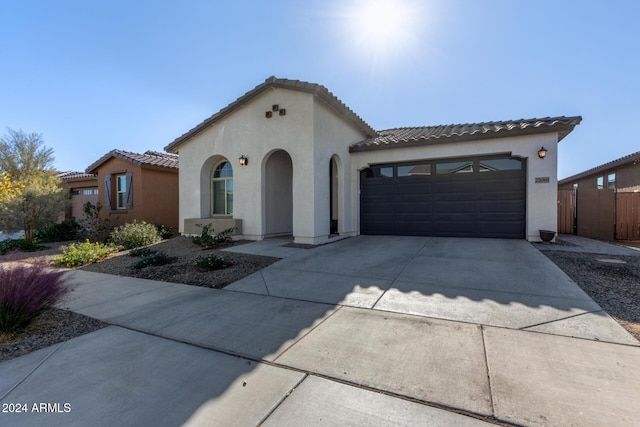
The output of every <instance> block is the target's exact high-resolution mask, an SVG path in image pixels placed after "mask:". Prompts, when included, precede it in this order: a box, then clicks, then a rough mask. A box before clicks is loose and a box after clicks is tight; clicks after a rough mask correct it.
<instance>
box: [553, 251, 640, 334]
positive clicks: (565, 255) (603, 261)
mask: <svg viewBox="0 0 640 427" xmlns="http://www.w3.org/2000/svg"><path fill="white" fill-rule="evenodd" d="M542 253H543V254H545V255H546V256H547V257H548V258H549V259H550V260H551V261H553V262H554V263H555V264H556V265H557V266H558V267H560V268H561V269H562V271H564V272H565V273H567V275H568V276H569V277H571V279H573V281H574V282H576V283H577V284H578V285H579V286H580V287H581V288H582V289H583V290H584V291H585V292H586V293H587V294H588V295H589V296H590V297H591V298H592V299H593V300H594V301H595V302H596V303H598V305H599V306H600V307H602V308H603V309H604V310H605V311H606V312H607V313H608V314H609V315H610V316H611V317H613V318H614V319H615V320H616V321H617V322H618V323H619V324H620V325H622V327H624V328H625V329H626V330H627V331H628V332H629V333H630V334H631V335H633V336H634V337H635V338H636V339H637V340H639V341H640V256H619V255H603V254H590V253H584V252H565V251H558V250H555V251H545V250H542Z"/></svg>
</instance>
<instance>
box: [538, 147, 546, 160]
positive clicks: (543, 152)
mask: <svg viewBox="0 0 640 427" xmlns="http://www.w3.org/2000/svg"><path fill="white" fill-rule="evenodd" d="M538 157H540V158H541V159H544V158H545V157H547V149H546V148H544V147H542V148H540V149H539V150H538Z"/></svg>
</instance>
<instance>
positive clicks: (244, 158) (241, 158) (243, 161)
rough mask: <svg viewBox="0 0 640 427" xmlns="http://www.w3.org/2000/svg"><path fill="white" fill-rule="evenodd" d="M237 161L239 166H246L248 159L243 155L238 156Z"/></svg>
mask: <svg viewBox="0 0 640 427" xmlns="http://www.w3.org/2000/svg"><path fill="white" fill-rule="evenodd" d="M238 160H240V166H247V165H248V164H249V158H248V157H247V156H245V155H244V154H243V155H242V156H240V158H239V159H238Z"/></svg>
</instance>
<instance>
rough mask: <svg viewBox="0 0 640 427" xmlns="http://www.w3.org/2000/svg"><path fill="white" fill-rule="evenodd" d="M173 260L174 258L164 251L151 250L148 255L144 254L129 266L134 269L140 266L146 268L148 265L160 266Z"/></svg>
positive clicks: (138, 268)
mask: <svg viewBox="0 0 640 427" xmlns="http://www.w3.org/2000/svg"><path fill="white" fill-rule="evenodd" d="M174 260H175V258H172V257H170V256H169V255H167V253H166V252H153V253H150V254H148V255H145V256H143V257H142V259H140V260H139V261H137V262H136V263H135V264H133V265H132V266H131V268H133V269H134V270H140V269H141V268H146V267H149V266H152V265H153V266H160V265H165V264H170V263H172V262H173V261H174Z"/></svg>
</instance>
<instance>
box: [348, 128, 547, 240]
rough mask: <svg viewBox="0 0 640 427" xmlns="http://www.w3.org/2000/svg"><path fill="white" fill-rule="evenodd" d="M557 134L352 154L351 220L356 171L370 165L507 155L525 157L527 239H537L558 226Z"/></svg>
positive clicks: (356, 214) (356, 211)
mask: <svg viewBox="0 0 640 427" xmlns="http://www.w3.org/2000/svg"><path fill="white" fill-rule="evenodd" d="M557 140H558V136H557V134H556V133H549V134H543V135H532V136H521V137H515V138H513V137H512V138H496V139H487V140H482V141H470V142H460V143H454V144H438V145H430V146H426V147H412V148H401V149H385V150H379V151H367V152H360V153H352V154H351V170H350V175H351V188H352V190H353V191H352V193H351V196H350V200H351V204H352V208H351V209H352V223H353V224H355V225H356V226H357V227H358V232H359V225H360V222H359V218H360V200H359V193H358V189H359V185H360V181H359V180H360V175H359V172H360V171H361V170H362V169H364V168H366V167H368V166H370V165H373V164H378V163H390V162H400V161H414V160H427V159H439V158H449V157H466V156H480V155H491V154H510V155H512V156H515V157H521V158H524V159H527V218H526V237H527V240H529V241H539V240H540V236H539V232H538V230H553V231H555V230H556V228H557V215H558V213H557V207H556V204H557V186H558V176H557V162H558V149H557V148H558V143H557ZM542 146H544V147H545V148H546V149H547V150H548V153H547V156H546V157H545V158H544V159H540V158H539V157H538V150H539V149H540V147H542ZM536 177H548V178H549V182H548V183H536Z"/></svg>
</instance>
